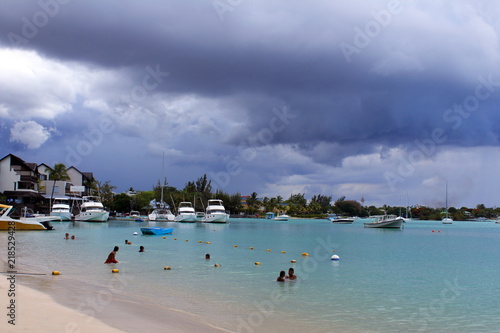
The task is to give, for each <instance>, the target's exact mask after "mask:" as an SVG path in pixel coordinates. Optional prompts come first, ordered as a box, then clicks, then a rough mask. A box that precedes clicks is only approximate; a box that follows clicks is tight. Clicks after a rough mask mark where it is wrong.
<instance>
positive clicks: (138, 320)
mask: <svg viewBox="0 0 500 333" xmlns="http://www.w3.org/2000/svg"><path fill="white" fill-rule="evenodd" d="M8 277H9V276H8V275H7V274H2V276H1V279H0V295H1V297H0V307H1V308H2V309H4V311H2V312H3V313H2V314H3V315H2V316H1V318H2V319H1V320H0V331H1V332H8V333H17V332H37V333H45V332H47V333H49V332H51V333H52V332H64V333H86V332H102V333H117V332H140V331H146V332H153V333H154V332H195V333H196V332H200V333H201V332H209V333H210V332H213V333H219V332H230V330H226V329H223V328H218V327H214V326H213V325H212V324H210V323H206V322H202V320H201V319H199V318H196V317H195V316H192V315H190V314H187V313H183V312H180V311H176V310H174V309H168V308H165V307H155V306H154V304H141V303H140V302H132V301H127V300H125V299H113V300H112V301H109V302H107V301H106V298H105V296H104V295H103V297H102V298H101V299H100V301H101V303H102V304H103V305H104V306H101V305H100V304H99V300H98V301H96V302H94V304H92V302H91V303H89V301H88V299H89V296H88V295H85V294H84V293H81V292H78V291H74V292H73V291H71V290H69V291H61V290H58V288H54V285H53V283H52V282H48V281H50V280H51V279H53V277H52V276H50V275H42V276H21V275H17V276H16V282H15V296H14V297H9V296H8V294H9V288H10V282H9V280H8ZM24 282H25V283H24ZM26 284H27V285H29V287H28V286H27V285H26ZM34 286H37V289H40V290H43V292H42V291H39V290H36V289H34V288H33V287H34ZM46 292H48V294H47V293H46ZM52 296H54V298H53V297H52ZM62 298H64V299H63V301H62V302H60V301H61V300H62ZM56 299H57V301H56ZM10 300H14V301H15V312H14V317H12V319H14V321H13V323H15V325H12V324H11V323H9V320H12V319H11V318H9V317H8V316H7V314H8V312H9V311H10V310H9V309H7V306H9V304H10ZM61 303H62V304H64V305H62V304H61ZM82 304H84V305H85V306H82ZM65 305H70V306H65Z"/></svg>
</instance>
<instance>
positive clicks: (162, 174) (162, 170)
mask: <svg viewBox="0 0 500 333" xmlns="http://www.w3.org/2000/svg"><path fill="white" fill-rule="evenodd" d="M161 178H165V152H163V159H162V163H161ZM160 186H161V199H160V204H161V205H163V185H162V183H161V181H160Z"/></svg>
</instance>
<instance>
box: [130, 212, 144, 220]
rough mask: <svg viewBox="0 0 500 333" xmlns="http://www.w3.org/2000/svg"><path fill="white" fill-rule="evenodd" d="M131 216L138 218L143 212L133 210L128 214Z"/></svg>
mask: <svg viewBox="0 0 500 333" xmlns="http://www.w3.org/2000/svg"><path fill="white" fill-rule="evenodd" d="M128 216H129V218H131V219H137V218H139V217H141V214H140V213H139V212H138V211H137V210H131V211H130V214H128Z"/></svg>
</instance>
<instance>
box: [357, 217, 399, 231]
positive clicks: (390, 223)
mask: <svg viewBox="0 0 500 333" xmlns="http://www.w3.org/2000/svg"><path fill="white" fill-rule="evenodd" d="M403 222H404V220H403V218H395V219H393V220H387V221H382V222H368V223H365V228H392V229H400V228H401V226H402V225H403Z"/></svg>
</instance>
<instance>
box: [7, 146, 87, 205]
mask: <svg viewBox="0 0 500 333" xmlns="http://www.w3.org/2000/svg"><path fill="white" fill-rule="evenodd" d="M51 171H52V168H51V167H50V166H49V165H47V164H45V163H41V164H38V165H37V164H36V163H28V162H25V161H24V160H23V159H21V158H20V157H17V156H15V155H13V154H9V155H7V156H5V157H3V158H2V159H0V193H1V194H2V195H3V196H4V197H5V198H6V200H7V203H9V204H13V205H15V206H20V207H28V208H31V209H32V210H33V211H35V212H36V211H38V210H39V209H43V210H44V211H47V210H50V208H49V207H50V201H51V196H52V195H53V198H55V199H73V200H74V199H80V200H81V197H82V196H84V195H90V193H91V188H92V186H93V184H94V183H95V179H94V175H93V173H92V172H81V171H80V170H78V169H77V168H75V167H73V166H71V167H69V168H68V169H67V170H66V171H67V173H68V176H69V177H70V180H68V181H56V182H55V183H54V181H53V180H50V179H49V178H50V173H51ZM74 186H80V187H81V189H82V191H78V192H75V191H72V189H75V187H74ZM52 190H54V191H52Z"/></svg>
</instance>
